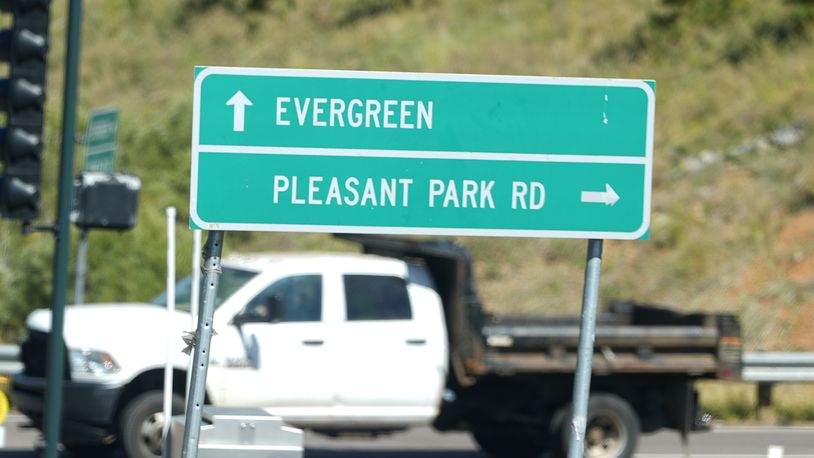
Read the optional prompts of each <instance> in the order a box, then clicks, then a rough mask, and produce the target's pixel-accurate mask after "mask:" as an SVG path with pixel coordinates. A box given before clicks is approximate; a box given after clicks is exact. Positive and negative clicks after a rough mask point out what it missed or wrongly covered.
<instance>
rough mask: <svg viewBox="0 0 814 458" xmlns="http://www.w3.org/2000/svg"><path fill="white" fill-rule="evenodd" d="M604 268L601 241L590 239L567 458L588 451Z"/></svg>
mask: <svg viewBox="0 0 814 458" xmlns="http://www.w3.org/2000/svg"><path fill="white" fill-rule="evenodd" d="M601 267H602V240H595V239H592V240H588V259H587V264H586V266H585V286H584V289H583V291H582V317H581V319H580V329H579V348H578V350H577V353H578V354H577V370H576V374H575V377H574V413H573V417H572V420H571V439H570V442H569V445H568V458H582V455H583V452H584V449H585V428H586V423H587V418H588V395H589V393H590V391H591V366H592V363H593V357H594V337H595V336H596V305H597V302H598V301H599V274H600V272H601Z"/></svg>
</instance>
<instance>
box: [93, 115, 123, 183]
mask: <svg viewBox="0 0 814 458" xmlns="http://www.w3.org/2000/svg"><path fill="white" fill-rule="evenodd" d="M118 131H119V109H118V108H115V107H111V108H102V109H98V110H93V111H92V112H91V114H90V119H89V120H88V131H87V134H86V135H85V170H87V171H89V172H107V173H112V172H114V169H115V167H116V146H117V142H118Z"/></svg>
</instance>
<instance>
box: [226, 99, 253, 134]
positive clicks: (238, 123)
mask: <svg viewBox="0 0 814 458" xmlns="http://www.w3.org/2000/svg"><path fill="white" fill-rule="evenodd" d="M226 105H230V106H234V107H235V116H234V122H233V123H232V130H233V131H235V132H243V125H244V120H245V116H246V106H247V105H248V106H252V101H251V100H249V99H248V97H246V95H245V94H243V92H242V91H237V92H235V95H233V96H232V98H230V99H229V101H228V102H226Z"/></svg>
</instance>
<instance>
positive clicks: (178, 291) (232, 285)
mask: <svg viewBox="0 0 814 458" xmlns="http://www.w3.org/2000/svg"><path fill="white" fill-rule="evenodd" d="M256 275H257V272H253V271H250V270H242V269H235V268H232V267H224V268H223V273H222V274H221V276H220V281H219V282H218V295H217V297H215V308H217V307H218V306H220V304H222V303H223V301H225V300H226V299H227V298H228V297H229V296H231V295H232V294H233V293H234V292H235V291H237V290H238V289H240V288H241V287H242V286H243V285H245V284H246V283H247V282H248V281H249V280H251V279H252V278H254V277H255V276H256ZM191 292H192V276H191V275H189V276H186V277H184V278H182V279H181V280H179V281H178V282H177V283H176V284H175V308H176V309H177V310H184V311H187V312H188V311H189V303H190V296H191ZM200 300H203V295H201V298H200ZM150 302H151V303H153V304H156V305H161V306H164V307H166V306H167V292H166V291H164V292H163V293H161V294H159V295H158V296H156V297H154V298H153V299H152V300H151V301H150Z"/></svg>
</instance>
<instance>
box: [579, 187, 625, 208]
mask: <svg viewBox="0 0 814 458" xmlns="http://www.w3.org/2000/svg"><path fill="white" fill-rule="evenodd" d="M618 200H619V194H616V191H614V190H613V188H611V185H609V184H607V183H606V184H605V192H602V191H599V192H595V191H582V201H583V202H587V203H593V204H605V205H613V204H615V203H616V202H617V201H618Z"/></svg>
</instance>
